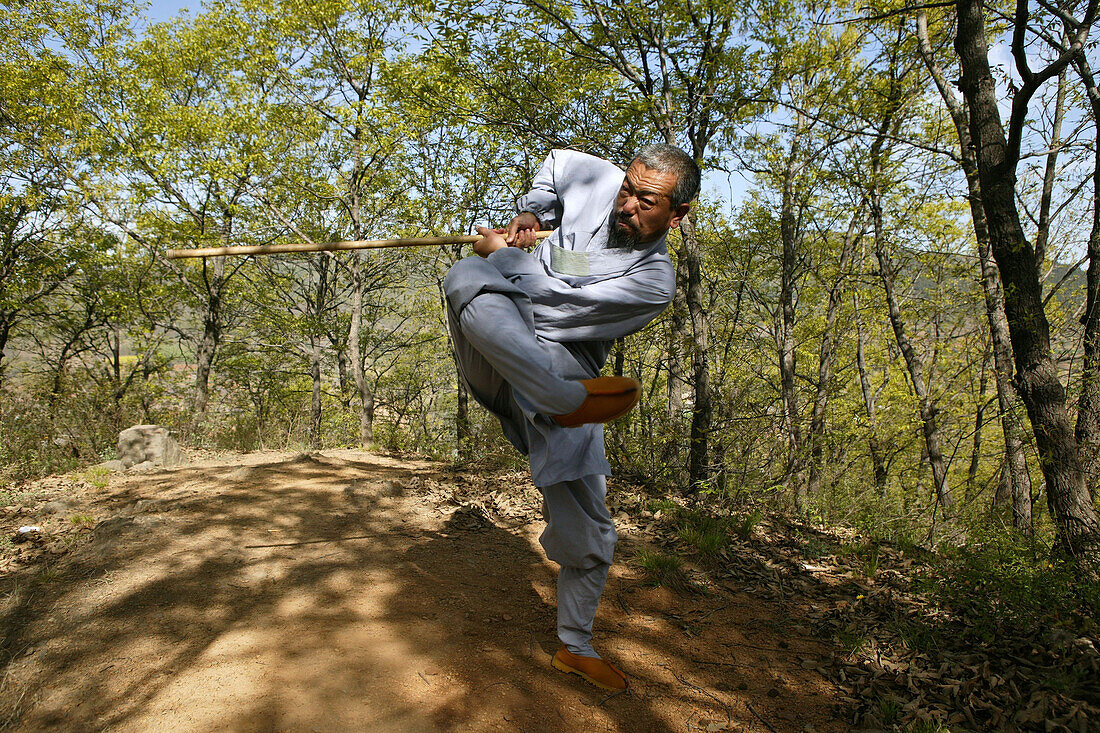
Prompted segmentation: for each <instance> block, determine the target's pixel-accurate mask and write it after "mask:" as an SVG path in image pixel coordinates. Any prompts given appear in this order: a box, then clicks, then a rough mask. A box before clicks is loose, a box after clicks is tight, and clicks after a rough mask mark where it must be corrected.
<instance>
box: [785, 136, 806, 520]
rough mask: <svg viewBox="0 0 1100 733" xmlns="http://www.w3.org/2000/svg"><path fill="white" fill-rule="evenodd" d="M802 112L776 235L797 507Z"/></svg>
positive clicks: (802, 507) (801, 505)
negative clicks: (798, 187)
mask: <svg viewBox="0 0 1100 733" xmlns="http://www.w3.org/2000/svg"><path fill="white" fill-rule="evenodd" d="M801 129H802V116H801V115H799V117H798V127H797V130H796V132H795V139H794V141H793V142H792V143H791V151H790V154H789V155H788V157H787V165H786V167H785V169H784V171H783V202H782V205H781V209H780V214H779V238H780V240H781V242H782V245H783V256H782V260H781V263H780V284H779V313H780V318H781V320H780V331H779V385H780V395H781V396H782V398H783V418H784V422H785V423H786V426H787V467H786V470H785V481H786V482H788V485H789V486H790V487H791V488H792V489H793V492H792V493H793V494H794V502H795V506H796V507H797V508H798V510H799V511H801V512H804V511H806V509H807V498H808V497H807V493H806V491H807V488H806V484H805V483H804V482H803V480H802V465H803V459H804V456H803V444H802V416H801V414H800V411H799V405H798V387H797V385H796V383H795V371H796V369H797V355H796V353H795V339H794V326H795V319H796V314H795V297H796V296H795V288H796V280H797V278H798V257H799V251H800V250H801V245H802V242H801V240H802V231H801V223H800V222H799V218H800V214H801V212H799V211H798V208H799V207H798V201H797V200H796V196H795V175H796V170H797V167H798V166H797V162H796V158H797V156H798V155H799V150H800V146H799V133H800V131H801Z"/></svg>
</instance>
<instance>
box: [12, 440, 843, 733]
mask: <svg viewBox="0 0 1100 733" xmlns="http://www.w3.org/2000/svg"><path fill="white" fill-rule="evenodd" d="M616 491H617V489H616V488H615V485H614V484H612V493H611V496H610V499H609V502H610V503H611V504H612V508H613V511H615V512H616V513H617V515H618V516H617V521H618V523H619V525H620V538H621V539H620V545H619V548H618V551H617V552H618V555H617V557H618V561H617V563H616V565H615V566H614V567H613V569H612V571H611V577H610V580H609V582H608V586H607V590H606V592H605V594H604V598H603V602H602V604H601V607H600V611H599V615H598V617H597V621H596V631H597V638H596V642H595V643H596V647H597V649H599V650H600V651H601V653H602V654H603V655H604V656H606V657H607V658H609V659H610V660H612V661H613V662H614V663H615V664H616V665H617V666H618V667H619V668H620V669H622V670H623V671H624V672H625V673H626V674H627V675H628V677H629V678H630V683H631V687H630V689H629V690H628V691H627V692H626V693H624V694H618V695H608V694H607V693H605V692H603V691H601V690H599V689H597V688H595V687H592V686H590V685H588V684H587V683H585V682H584V681H582V680H580V679H579V678H577V677H575V676H569V675H565V674H562V673H560V672H558V671H556V670H554V669H553V668H552V667H551V666H550V656H551V655H552V654H553V652H554V651H555V649H556V647H557V641H556V639H555V633H554V625H555V623H554V619H555V582H554V578H555V574H556V566H555V565H554V564H552V563H550V562H549V561H547V560H546V558H545V556H544V555H543V552H542V549H541V548H540V547H539V544H538V535H539V533H540V532H541V530H542V527H543V522H542V520H541V516H540V515H539V505H540V502H539V496H538V492H537V491H536V490H535V489H534V488H533V487H532V486H531V485H530V483H529V481H528V480H527V479H526V478H525V477H524V476H523V475H522V474H511V473H509V474H499V473H497V474H492V475H484V474H479V473H477V472H472V471H467V472H456V471H453V470H452V469H450V468H449V467H447V466H444V465H441V464H433V463H427V462H415V461H407V460H398V459H395V458H389V457H384V456H380V455H375V454H371V453H365V452H358V451H325V452H324V453H320V454H317V453H314V454H311V455H306V454H292V453H275V452H260V453H250V454H241V455H236V454H235V455H220V456H208V457H207V458H205V459H203V460H200V461H195V462H192V463H190V464H188V465H185V466H182V467H179V468H175V469H168V470H160V471H156V472H151V473H145V474H137V475H134V474H130V473H128V474H111V475H109V476H107V475H104V474H102V473H95V472H91V473H84V474H74V475H70V476H66V477H53V478H51V479H47V480H44V481H40V482H37V483H36V484H35V485H34V487H33V490H28V491H26V492H25V493H24V494H23V495H22V496H20V497H17V503H16V504H14V505H10V506H7V507H5V508H3V510H2V511H3V512H4V516H0V527H2V529H3V531H4V535H3V536H5V537H12V536H14V533H15V531H16V529H17V528H18V527H19V526H22V525H36V526H39V527H40V528H41V532H40V533H38V536H37V537H36V538H34V539H31V540H28V541H26V542H22V543H20V544H11V543H10V541H9V542H8V543H7V544H5V545H4V546H3V547H0V614H2V615H0V618H2V619H3V638H2V639H0V665H2V666H0V674H2V675H3V677H2V681H0V723H2V724H4V725H6V726H7V727H9V728H11V729H13V730H18V731H40V730H49V729H58V730H69V731H84V730H88V731H92V730H111V731H153V730H155V731H161V730H171V731H368V730H369V731H434V730H446V731H449V730H461V731H572V730H577V731H581V730H583V731H630V732H632V733H633V732H635V731H720V730H743V731H837V730H845V729H847V728H848V726H847V724H846V723H844V722H843V720H842V719H841V718H840V717H838V715H840V713H839V712H837V710H838V708H837V705H836V702H837V697H838V696H839V695H840V694H841V690H840V688H839V687H838V686H837V685H836V684H835V683H833V682H830V678H829V677H828V676H827V675H826V674H825V673H824V672H823V671H822V667H824V666H825V664H826V661H827V660H828V659H829V658H831V657H832V656H833V655H834V652H835V650H834V649H833V648H832V647H831V646H830V645H829V642H827V641H825V640H824V639H819V638H816V637H815V634H814V633H813V631H812V628H813V626H812V623H810V622H809V621H807V620H806V619H803V618H802V617H801V616H800V612H799V611H798V610H797V609H792V607H791V606H790V604H787V603H783V602H782V601H781V599H779V598H778V597H771V598H769V597H767V596H769V595H772V594H760V593H756V592H750V591H749V590H748V589H747V587H746V585H745V584H744V583H739V582H733V581H729V580H726V581H723V580H722V579H721V578H720V577H718V578H715V577H708V576H706V574H703V573H697V574H696V575H695V576H694V577H695V581H694V582H695V585H696V588H695V589H694V590H684V591H681V592H677V591H674V590H670V589H668V588H664V587H653V586H652V585H651V584H649V583H647V582H646V581H647V578H646V576H645V574H644V573H643V572H642V570H641V569H640V568H639V567H638V566H637V564H636V563H635V562H633V561H632V558H633V557H634V556H635V554H636V552H637V549H638V548H639V547H641V546H646V545H652V544H653V543H654V542H657V541H658V539H659V538H658V537H657V534H656V529H655V524H656V523H659V522H655V521H654V520H653V519H652V518H650V519H647V518H646V517H647V516H649V517H651V515H648V513H646V515H645V516H643V515H642V514H641V513H640V512H639V511H638V507H637V505H634V506H627V505H626V502H625V501H622V500H620V497H618V496H617V494H616ZM620 504H621V505H622V506H620ZM658 519H659V518H658ZM31 534H35V533H31Z"/></svg>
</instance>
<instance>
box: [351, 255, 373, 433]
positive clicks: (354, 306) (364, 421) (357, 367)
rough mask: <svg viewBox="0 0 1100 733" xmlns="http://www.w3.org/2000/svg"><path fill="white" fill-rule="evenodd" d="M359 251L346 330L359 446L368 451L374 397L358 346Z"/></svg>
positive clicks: (360, 312)
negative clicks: (357, 414)
mask: <svg viewBox="0 0 1100 733" xmlns="http://www.w3.org/2000/svg"><path fill="white" fill-rule="evenodd" d="M361 254H362V253H361V252H359V251H356V252H354V253H353V256H352V261H351V278H352V295H351V327H350V328H349V330H348V357H349V359H350V361H351V376H352V379H353V380H354V382H355V391H356V392H357V393H358V394H359V445H360V446H361V447H363V448H369V447H370V445H371V443H373V442H374V395H373V394H372V393H371V390H370V388H369V385H368V384H367V376H366V373H365V371H364V369H363V354H362V351H361V348H360V345H359V341H360V338H361V336H360V332H361V330H362V327H363V326H362V324H363V262H362V259H361Z"/></svg>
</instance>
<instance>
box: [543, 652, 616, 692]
mask: <svg viewBox="0 0 1100 733" xmlns="http://www.w3.org/2000/svg"><path fill="white" fill-rule="evenodd" d="M550 664H551V665H552V666H553V667H554V669H556V670H559V671H561V672H565V673H566V674H575V675H577V676H578V677H580V678H581V679H583V680H585V681H586V682H588V683H590V684H593V685H595V686H596V687H598V688H600V689H601V690H607V691H608V692H622V691H623V690H625V689H627V688H626V687H611V686H610V685H605V684H604V683H602V682H598V681H596V680H594V679H592V678H591V677H589V676H588V675H586V674H585V673H584V672H582V671H580V670H579V669H576V668H574V667H570V666H569V665H568V664H566V663H565V662H561V661H558V658H557V657H554V659H553V660H552V661H551V662H550ZM627 687H629V685H627Z"/></svg>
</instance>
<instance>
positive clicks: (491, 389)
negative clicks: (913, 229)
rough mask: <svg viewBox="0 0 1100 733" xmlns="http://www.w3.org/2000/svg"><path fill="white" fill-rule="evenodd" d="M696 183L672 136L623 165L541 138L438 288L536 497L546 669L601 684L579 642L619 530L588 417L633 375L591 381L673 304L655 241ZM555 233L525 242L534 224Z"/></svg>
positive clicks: (625, 394)
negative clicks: (528, 172) (547, 631)
mask: <svg viewBox="0 0 1100 733" xmlns="http://www.w3.org/2000/svg"><path fill="white" fill-rule="evenodd" d="M698 191H699V167H698V166H697V165H696V164H695V161H694V160H692V159H691V158H690V157H689V156H688V155H687V154H686V153H684V152H683V151H682V150H680V149H679V148H675V147H673V146H670V145H651V146H648V147H646V148H644V149H643V150H642V151H641V152H640V153H639V154H638V156H637V157H636V158H635V159H634V161H633V162H631V164H630V166H629V167H628V168H627V170H626V173H625V174H624V173H623V171H622V170H621V169H619V168H618V167H617V166H615V165H613V164H612V163H609V162H607V161H605V160H601V159H599V158H595V157H592V156H590V155H585V154H583V153H578V152H574V151H568V150H555V151H553V152H551V153H550V155H549V157H547V159H546V161H545V162H544V163H543V165H542V167H541V168H540V170H539V172H538V174H537V175H536V176H535V181H534V184H533V186H532V189H531V191H530V192H528V193H527V195H525V196H524V197H523V198H521V199H520V201H519V210H520V212H521V213H520V214H519V215H518V216H516V217H515V218H514V219H512V221H511V222H510V223H509V224H508V226H507V228H506V229H498V230H492V229H487V228H484V227H478V233H479V234H481V235H482V239H481V240H480V241H478V242H477V243H476V244H475V245H474V252H475V253H476V254H477V255H479V257H469V258H466V259H464V260H462V261H460V262H458V263H456V264H455V265H454V267H452V268H451V271H450V272H449V273H448V274H447V280H446V283H445V291H446V295H447V309H448V317H449V324H450V330H451V338H452V340H453V342H454V348H455V353H456V356H457V360H458V365H459V371H460V372H461V374H462V376H463V378H464V379H465V380H466V382H467V383H468V385H469V387H470V392H471V393H472V394H473V395H474V398H475V399H477V401H478V402H479V403H481V404H482V405H483V406H484V407H485V408H486V409H488V410H489V411H490V412H492V413H493V414H494V415H496V416H497V417H498V418H499V419H500V424H501V427H502V428H503V430H504V434H505V435H506V436H507V437H508V439H509V440H510V441H511V442H512V444H513V445H515V446H516V448H517V449H518V450H520V451H521V452H523V453H524V454H525V455H527V456H528V458H529V459H530V464H531V475H532V477H533V480H534V483H535V485H536V486H537V487H538V488H539V490H540V491H541V492H542V495H543V515H544V517H545V519H546V522H547V527H546V530H545V531H544V532H543V534H542V536H541V537H540V538H539V541H540V542H541V544H542V546H543V548H544V549H545V551H546V555H547V557H549V558H550V559H551V560H553V561H554V562H556V563H558V564H559V565H560V566H561V567H560V570H559V573H558V637H559V638H560V639H561V642H562V647H561V649H559V650H558V652H557V653H556V654H555V655H554V660H553V665H554V667H555V668H557V669H559V670H562V671H564V672H568V673H572V674H578V675H580V676H581V677H583V678H584V679H586V680H588V681H589V682H592V683H593V684H595V685H597V686H599V687H602V688H604V689H609V690H622V689H626V687H627V681H626V677H625V676H624V675H623V674H622V672H620V671H619V670H617V669H616V668H615V667H613V666H612V665H611V664H609V663H608V662H606V661H604V660H603V659H601V658H600V656H599V655H598V654H597V653H596V651H595V650H594V649H593V648H592V623H593V621H594V619H595V616H596V607H597V606H598V605H599V600H600V596H601V595H602V593H603V588H604V584H605V583H606V581H607V573H608V569H609V568H610V566H611V558H612V553H613V551H614V548H615V543H616V541H617V539H618V537H617V535H616V533H615V527H614V525H613V524H612V522H611V517H610V514H609V512H608V510H607V507H606V506H605V504H604V498H605V495H606V493H607V487H606V483H605V476H607V475H609V474H610V472H611V469H610V465H609V464H608V462H607V458H606V457H605V455H604V443H603V425H602V424H601V423H604V422H607V421H609V420H613V419H614V418H616V417H618V416H620V415H622V414H625V413H626V412H628V411H629V410H630V409H631V408H632V407H633V406H634V404H635V403H636V402H637V399H638V395H639V394H640V389H641V385H640V384H638V383H637V382H636V381H635V380H633V379H626V378H623V377H598V376H597V375H599V373H600V369H601V367H602V366H603V364H604V361H605V360H606V359H607V356H608V353H609V352H610V350H611V346H612V343H613V342H614V340H615V339H616V338H619V337H620V336H625V335H627V334H630V333H634V332H635V331H638V330H640V329H641V328H643V327H644V326H645V325H646V324H647V323H649V322H650V321H651V320H653V319H654V318H656V317H657V315H658V314H660V313H661V311H663V310H664V309H665V307H666V306H667V305H668V304H669V302H670V301H671V300H672V296H673V292H674V290H675V286H676V280H675V273H674V271H673V267H672V263H671V262H670V261H669V258H668V253H667V249H666V246H665V237H666V234H667V233H668V230H669V229H672V228H674V227H677V226H679V224H680V221H681V220H682V219H683V217H684V216H686V215H687V213H688V210H689V208H690V206H691V203H690V202H691V201H692V200H693V199H694V198H695V196H696V195H697V194H698ZM554 227H557V230H556V231H555V232H554V233H553V234H552V235H551V236H550V237H549V238H548V239H546V241H544V242H542V243H541V244H539V246H538V247H536V248H535V249H534V251H533V252H530V253H528V252H527V251H525V248H528V247H530V246H532V245H533V244H534V243H535V232H537V231H539V230H540V229H543V228H554Z"/></svg>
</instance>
